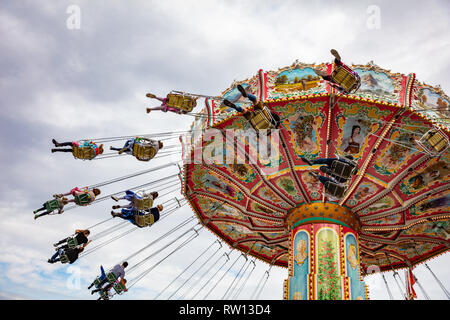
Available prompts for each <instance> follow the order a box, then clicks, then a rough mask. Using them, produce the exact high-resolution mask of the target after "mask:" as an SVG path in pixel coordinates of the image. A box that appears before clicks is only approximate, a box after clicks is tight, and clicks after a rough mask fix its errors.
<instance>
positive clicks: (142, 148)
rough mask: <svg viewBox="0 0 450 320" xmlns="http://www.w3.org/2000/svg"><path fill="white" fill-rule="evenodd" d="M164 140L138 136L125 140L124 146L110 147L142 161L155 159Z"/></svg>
mask: <svg viewBox="0 0 450 320" xmlns="http://www.w3.org/2000/svg"><path fill="white" fill-rule="evenodd" d="M163 146H164V144H163V143H162V141H157V140H152V139H148V138H145V137H136V138H133V139H129V140H127V141H126V142H125V145H124V146H123V147H122V148H116V147H110V150H115V151H118V154H122V153H124V152H125V153H127V154H129V155H132V156H135V157H136V159H138V160H140V161H149V160H151V159H153V158H154V157H155V156H156V154H157V153H158V151H159V150H160V149H162V148H163Z"/></svg>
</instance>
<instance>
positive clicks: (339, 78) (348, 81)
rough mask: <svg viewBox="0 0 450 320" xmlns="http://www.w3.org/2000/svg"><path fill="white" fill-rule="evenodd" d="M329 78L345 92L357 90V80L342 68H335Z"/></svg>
mask: <svg viewBox="0 0 450 320" xmlns="http://www.w3.org/2000/svg"><path fill="white" fill-rule="evenodd" d="M331 78H332V79H333V80H334V81H335V82H336V83H338V84H339V85H340V86H341V87H342V88H344V90H345V91H347V92H352V91H356V90H357V89H358V88H359V82H360V81H359V79H358V78H357V77H356V76H355V75H354V74H353V73H352V72H351V71H350V70H348V69H347V68H345V67H344V66H337V67H336V68H335V69H334V70H333V72H332V73H331Z"/></svg>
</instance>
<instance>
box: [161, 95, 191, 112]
mask: <svg viewBox="0 0 450 320" xmlns="http://www.w3.org/2000/svg"><path fill="white" fill-rule="evenodd" d="M166 104H167V106H169V107H172V108H176V109H180V110H182V111H185V112H191V111H192V109H194V108H195V106H196V105H197V98H194V97H192V96H190V95H183V94H177V93H169V94H168V95H167V100H166Z"/></svg>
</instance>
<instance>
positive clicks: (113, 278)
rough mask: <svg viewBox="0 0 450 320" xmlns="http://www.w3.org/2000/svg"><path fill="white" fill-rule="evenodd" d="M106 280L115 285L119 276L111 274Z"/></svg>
mask: <svg viewBox="0 0 450 320" xmlns="http://www.w3.org/2000/svg"><path fill="white" fill-rule="evenodd" d="M106 279H107V280H108V282H109V283H114V282H115V281H116V280H117V276H116V275H115V273H114V272H110V273H108V274H107V275H106Z"/></svg>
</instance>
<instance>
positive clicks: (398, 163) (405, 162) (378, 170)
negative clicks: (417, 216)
mask: <svg viewBox="0 0 450 320" xmlns="http://www.w3.org/2000/svg"><path fill="white" fill-rule="evenodd" d="M423 127H425V128H423ZM429 128H430V125H429V124H427V123H425V122H424V121H423V120H422V119H420V118H419V117H418V116H417V115H414V114H409V115H408V116H402V117H400V121H399V122H396V123H395V124H394V126H393V127H392V129H391V130H389V132H388V134H387V135H386V137H385V138H386V139H389V140H393V141H388V140H384V141H383V142H382V143H381V144H380V146H379V147H378V151H377V153H376V155H375V157H376V158H375V160H374V162H373V166H370V167H369V168H368V170H367V173H368V174H371V175H373V176H374V177H377V178H379V179H382V180H386V178H388V179H389V180H392V179H394V178H395V176H397V175H398V174H399V173H400V172H402V171H403V170H405V169H407V168H408V167H409V166H410V165H411V164H413V163H414V162H415V161H417V159H418V158H419V157H422V156H423V153H422V152H421V150H420V148H419V147H418V146H417V144H416V143H415V140H419V139H420V138H421V137H422V135H423V134H424V133H425V132H427V131H428V129H429Z"/></svg>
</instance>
